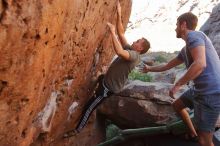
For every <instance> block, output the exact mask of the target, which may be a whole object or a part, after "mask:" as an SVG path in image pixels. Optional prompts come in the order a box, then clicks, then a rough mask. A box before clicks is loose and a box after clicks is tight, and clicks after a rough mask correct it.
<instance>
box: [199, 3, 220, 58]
mask: <svg viewBox="0 0 220 146" xmlns="http://www.w3.org/2000/svg"><path fill="white" fill-rule="evenodd" d="M200 30H201V31H203V32H204V33H205V34H206V35H208V36H209V38H210V39H211V40H212V43H213V45H214V46H215V48H216V50H217V53H218V55H219V56H220V41H219V40H220V4H218V5H217V6H215V7H214V8H213V10H212V13H211V15H210V17H209V19H208V20H207V21H206V22H205V24H204V25H203V26H202V27H201V28H200Z"/></svg>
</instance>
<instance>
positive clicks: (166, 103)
mask: <svg viewBox="0 0 220 146" xmlns="http://www.w3.org/2000/svg"><path fill="white" fill-rule="evenodd" d="M171 86H172V84H169V83H160V82H154V83H149V82H141V81H138V80H136V81H131V82H130V83H129V84H127V85H126V86H125V88H124V90H123V91H122V92H121V93H119V94H117V95H113V96H111V97H109V98H107V99H106V100H105V101H104V103H103V104H102V105H101V106H100V107H99V112H100V113H102V114H104V115H105V116H107V118H108V119H110V120H111V121H113V122H114V123H115V124H116V125H118V126H119V127H120V128H137V127H148V126H158V125H165V124H168V123H170V122H173V121H174V120H176V119H177V116H176V113H175V112H174V110H173V108H172V106H171V103H172V101H173V99H172V98H170V97H169V88H170V87H171ZM184 90H185V89H182V90H180V92H179V93H178V96H179V95H180V94H181V93H183V91H184ZM178 96H177V97H178Z"/></svg>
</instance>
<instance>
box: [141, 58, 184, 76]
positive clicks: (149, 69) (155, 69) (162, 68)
mask: <svg viewBox="0 0 220 146" xmlns="http://www.w3.org/2000/svg"><path fill="white" fill-rule="evenodd" d="M182 63H183V61H182V60H180V59H178V58H174V59H172V60H170V61H169V62H168V63H165V64H161V65H157V66H148V65H145V66H144V68H143V72H144V73H147V72H162V71H166V70H169V69H171V68H173V67H176V66H178V65H180V64H182Z"/></svg>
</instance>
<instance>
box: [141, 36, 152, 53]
mask: <svg viewBox="0 0 220 146" xmlns="http://www.w3.org/2000/svg"><path fill="white" fill-rule="evenodd" d="M142 39H143V40H144V42H143V43H142V47H143V50H142V51H141V54H144V53H146V52H147V51H148V50H149V49H150V42H149V41H148V40H147V39H145V38H142Z"/></svg>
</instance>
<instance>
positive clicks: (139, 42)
mask: <svg viewBox="0 0 220 146" xmlns="http://www.w3.org/2000/svg"><path fill="white" fill-rule="evenodd" d="M143 43H144V39H138V40H137V41H135V42H133V44H132V45H131V47H132V48H133V49H134V50H135V51H138V52H140V51H142V50H143V47H142V46H143Z"/></svg>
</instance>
